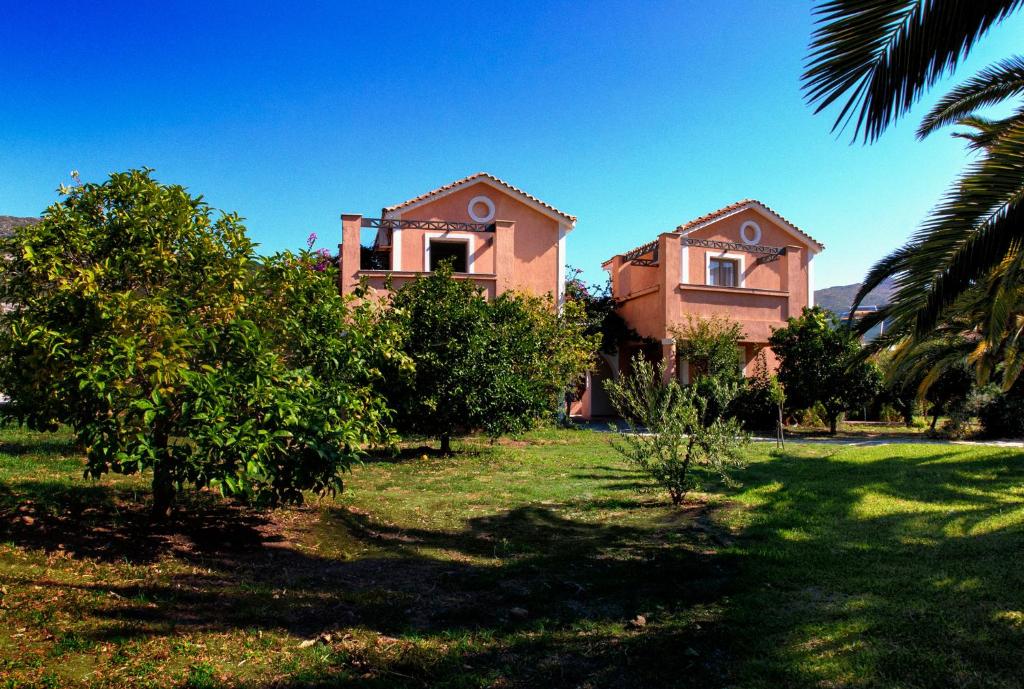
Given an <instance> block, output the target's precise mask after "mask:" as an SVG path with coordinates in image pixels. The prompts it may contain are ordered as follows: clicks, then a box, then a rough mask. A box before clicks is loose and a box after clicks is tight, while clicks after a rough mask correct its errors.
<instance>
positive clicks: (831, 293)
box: [814, 278, 896, 316]
mask: <svg viewBox="0 0 1024 689" xmlns="http://www.w3.org/2000/svg"><path fill="white" fill-rule="evenodd" d="M860 285H861V283H859V282H858V283H855V284H853V285H836V286H835V287H826V288H825V289H819V290H815V292H814V303H815V304H817V305H819V306H822V307H824V308H826V309H828V310H829V311H832V312H833V313H835V314H836V315H838V316H845V315H846V314H847V313H849V311H850V306H851V305H853V298H854V297H855V296H856V295H857V290H859V289H860ZM895 290H896V285H895V284H894V283H893V280H892V278H889V279H887V280H885V282H883V283H882V284H880V285H879V286H878V287H876V288H875V289H873V290H871V292H869V293H868V296H867V297H866V298H865V299H864V301H862V302H861V305H862V306H884V305H885V304H888V303H889V299H890V298H891V297H892V294H893V292H894V291H895Z"/></svg>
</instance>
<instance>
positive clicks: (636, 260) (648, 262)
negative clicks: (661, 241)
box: [622, 240, 658, 267]
mask: <svg viewBox="0 0 1024 689" xmlns="http://www.w3.org/2000/svg"><path fill="white" fill-rule="evenodd" d="M651 252H653V256H652V257H651V258H640V257H641V256H643V255H645V254H649V253H651ZM622 257H623V258H624V259H625V260H626V262H627V263H632V264H633V265H635V266H646V267H650V266H656V265H658V240H654V241H653V242H647V243H646V244H644V245H643V246H638V247H637V248H635V249H633V250H632V251H630V252H628V253H626V254H623V256H622Z"/></svg>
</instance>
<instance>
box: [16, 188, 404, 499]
mask: <svg viewBox="0 0 1024 689" xmlns="http://www.w3.org/2000/svg"><path fill="white" fill-rule="evenodd" d="M62 191H63V192H64V198H63V199H62V200H61V201H59V202H57V203H55V204H53V205H52V206H50V207H49V208H48V209H47V210H46V212H45V213H44V214H43V218H42V220H41V221H40V222H39V223H38V224H37V225H34V226H32V227H31V228H24V229H20V230H18V231H16V233H15V235H14V237H13V238H12V239H11V240H10V242H9V246H8V249H9V253H10V259H9V261H8V263H7V265H6V267H5V270H4V271H3V273H2V276H0V302H6V303H8V304H11V305H12V306H11V307H10V309H9V310H8V311H7V312H6V313H4V314H3V315H2V316H0V389H2V390H3V391H4V392H5V393H6V394H7V395H8V396H9V397H10V402H9V403H8V404H7V405H5V408H4V411H3V413H4V414H5V415H7V416H9V417H13V418H14V419H16V420H18V421H21V422H23V423H26V424H28V425H29V426H30V427H32V428H36V429H54V428H56V427H57V426H59V425H61V424H66V425H67V426H69V427H70V428H71V429H72V430H73V431H74V433H75V435H76V437H77V439H78V441H79V442H80V443H81V445H82V446H83V447H84V449H85V452H86V457H87V463H86V468H85V474H86V475H87V476H90V477H99V476H101V475H103V474H105V473H107V472H116V473H125V474H133V473H141V472H152V484H153V512H154V515H155V516H158V517H165V516H167V515H168V514H169V513H170V510H171V508H172V505H173V502H174V498H175V494H176V492H177V491H178V490H179V489H181V488H182V487H183V486H185V485H189V484H191V485H196V486H211V487H214V488H217V489H219V490H221V491H222V492H224V493H225V494H230V495H237V496H241V497H244V498H247V499H250V500H256V501H261V502H267V503H272V504H273V503H277V502H280V501H291V502H295V501H301V500H302V496H303V491H305V490H313V491H317V492H330V491H334V490H338V489H340V488H341V485H342V483H341V474H342V472H343V471H344V470H345V468H347V467H348V465H349V464H350V463H351V462H352V461H353V460H354V459H355V458H356V457H357V456H358V454H359V452H360V449H361V447H362V446H363V445H364V444H365V443H366V442H370V441H375V440H379V439H382V438H383V437H384V435H385V434H384V433H383V432H382V430H381V428H382V421H383V420H384V419H385V416H384V411H383V407H382V405H381V404H380V403H377V402H375V401H374V399H373V397H372V395H371V390H372V388H371V382H370V379H372V377H373V375H374V373H373V370H372V367H371V366H370V365H369V364H368V362H369V361H370V360H371V359H372V358H373V356H376V355H373V356H368V355H365V354H364V353H365V352H366V350H367V349H374V350H375V351H376V350H377V348H378V345H377V344H376V343H371V342H370V341H369V340H368V339H367V338H365V337H363V334H362V333H363V332H364V331H365V330H366V326H365V323H364V320H365V318H366V317H365V315H362V316H361V315H355V317H353V314H352V312H351V311H350V309H349V307H348V306H347V303H346V302H344V301H342V297H341V296H340V295H338V293H337V289H336V287H335V286H334V285H335V284H336V282H335V281H336V273H335V277H332V275H331V273H332V271H333V267H331V268H330V269H325V270H317V266H318V265H319V263H318V261H317V258H316V257H315V256H312V255H310V254H308V252H307V253H304V254H303V255H300V256H297V257H288V256H284V257H277V258H275V259H271V260H269V261H266V262H261V261H258V260H257V258H256V256H255V254H254V245H253V243H252V242H251V241H250V240H249V239H248V237H247V236H246V233H245V228H244V227H243V225H242V224H241V221H240V219H239V217H238V216H237V215H235V214H215V213H214V211H213V209H211V208H210V207H209V206H208V205H207V204H206V203H205V202H204V201H203V200H202V198H201V197H195V196H192V195H190V194H189V193H188V192H187V191H186V190H185V189H184V188H183V187H181V186H176V185H164V184H161V183H159V182H158V181H156V180H155V179H154V178H153V177H152V175H151V173H150V171H148V170H132V171H129V172H125V173H118V174H113V175H111V176H110V178H109V179H107V180H106V181H105V182H103V183H99V184H93V183H90V184H80V185H77V186H75V187H72V188H70V189H63V190H62ZM261 263H262V264H261ZM320 300H326V302H327V303H326V305H325V304H322V303H318V302H319V301H320ZM300 331H302V334H301V336H300V335H299V333H300ZM304 338H305V339H304ZM313 341H320V342H324V343H325V346H326V349H327V351H328V352H329V353H330V355H338V352H344V358H339V359H338V360H337V362H336V365H337V366H338V367H339V368H340V367H342V366H346V365H348V366H351V367H352V368H351V370H348V369H346V373H344V374H342V375H338V376H335V375H331V374H332V373H337V370H336V369H334V370H332V369H331V368H330V365H329V364H327V363H325V362H323V361H320V360H317V359H316V358H315V357H314V354H313V348H312V347H310V346H304V343H306V344H308V343H310V342H313ZM386 346H387V344H386V341H385V343H384V344H383V345H382V347H383V348H386ZM349 348H352V349H354V350H356V353H353V352H350V351H348V349H349Z"/></svg>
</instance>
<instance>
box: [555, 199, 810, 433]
mask: <svg viewBox="0 0 1024 689" xmlns="http://www.w3.org/2000/svg"><path fill="white" fill-rule="evenodd" d="M824 248H825V247H824V246H823V245H822V244H821V243H819V242H818V241H817V240H815V239H814V238H813V237H811V236H810V235H809V234H807V233H806V232H804V231H802V230H801V229H800V228H798V227H797V226H796V225H794V224H793V223H791V222H790V221H788V220H787V219H786V218H784V217H782V216H781V215H779V214H778V213H777V212H775V211H774V210H772V209H771V208H769V207H768V206H766V205H765V204H763V203H761V202H759V201H755V200H750V199H747V200H744V201H739V202H737V203H733V204H730V205H728V206H726V207H724V208H720V209H719V210H717V211H714V212H713V213H708V214H707V215H704V216H701V217H699V218H697V219H695V220H691V221H690V222H687V223H685V224H683V225H680V226H679V227H677V228H675V229H674V230H672V231H670V232H663V233H661V234H660V235H658V237H657V238H656V239H654V240H652V241H651V242H649V243H647V244H644V245H642V246H639V247H637V248H635V249H633V250H631V251H628V252H625V253H622V254H617V255H615V256H613V257H612V258H610V259H608V260H607V261H605V263H604V264H603V265H602V267H603V268H604V269H605V270H607V271H608V273H609V274H610V276H611V285H612V296H613V297H614V299H615V301H616V303H617V305H618V312H619V314H620V315H621V316H622V317H623V318H624V319H625V321H626V323H627V324H628V325H629V326H630V327H632V328H633V329H634V330H636V331H637V333H638V334H639V335H641V336H642V337H645V338H649V342H653V345H652V344H647V345H643V344H641V343H633V344H632V345H631V346H630V345H627V346H623V347H620V351H619V353H618V356H614V357H607V356H602V360H601V361H599V362H598V363H599V367H598V370H597V371H595V372H594V373H593V374H592V380H591V381H588V385H587V387H586V391H585V392H584V394H583V396H582V399H580V400H579V402H578V403H577V404H576V405H575V408H574V411H575V412H576V413H578V414H579V415H581V416H583V417H585V418H590V417H593V416H604V415H610V414H611V413H612V409H611V408H610V407H609V405H608V401H607V399H606V398H605V396H604V391H603V387H602V385H601V383H600V380H601V379H603V378H607V377H609V376H616V375H618V372H619V371H620V370H621V369H622V368H623V367H625V366H627V365H628V361H629V359H630V358H631V357H632V356H633V355H634V354H635V353H636V352H637V351H638V349H640V348H646V349H647V351H646V352H645V354H646V355H647V357H648V358H649V359H654V360H663V361H665V362H666V368H667V371H666V375H667V376H672V377H675V378H677V379H678V380H680V381H682V382H684V383H686V382H689V365H688V362H686V361H683V360H681V359H680V358H679V357H678V355H677V352H676V344H677V343H676V341H675V340H674V339H673V335H672V330H673V328H674V327H675V326H679V325H683V324H685V323H686V320H687V317H688V316H693V317H697V318H708V317H715V316H717V317H722V318H727V319H729V320H732V321H736V322H738V323H739V324H740V326H742V328H743V332H744V340H743V341H742V342H741V347H740V349H741V352H740V354H741V359H742V364H743V367H744V373H745V374H747V375H750V374H751V373H753V369H754V366H755V361H756V359H757V356H758V353H760V352H763V353H764V354H765V360H766V363H767V365H768V367H769V369H770V370H774V369H775V368H776V367H777V362H776V360H775V357H774V355H773V354H772V352H771V349H770V348H769V347H768V338H769V337H770V336H771V334H772V331H773V330H774V329H776V328H780V327H782V326H784V325H785V321H786V319H787V318H789V317H790V316H799V315H800V313H801V311H802V310H803V308H804V307H805V306H813V305H814V270H813V269H814V257H815V256H816V255H817V254H818V253H820V252H821V251H822V250H823V249H824Z"/></svg>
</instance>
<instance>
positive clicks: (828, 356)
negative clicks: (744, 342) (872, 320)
mask: <svg viewBox="0 0 1024 689" xmlns="http://www.w3.org/2000/svg"><path fill="white" fill-rule="evenodd" d="M769 342H770V344H771V347H772V350H773V351H774V352H775V355H776V356H777V357H778V358H779V372H778V377H779V381H780V382H781V383H782V386H783V388H785V392H786V400H787V402H789V404H790V406H791V407H792V408H794V409H806V408H809V407H812V406H814V404H815V403H818V402H820V403H821V405H822V406H823V407H824V409H825V415H826V420H827V421H828V425H829V432H830V433H832V434H833V435H834V434H835V432H836V429H837V426H838V423H839V417H840V416H841V415H842V414H843V413H844V412H846V411H848V410H850V409H855V408H857V407H860V406H863V405H865V404H868V403H869V402H870V401H871V400H872V398H873V397H874V396H875V395H876V394H878V392H879V390H880V389H881V373H880V372H879V370H878V367H877V366H876V365H875V364H874V363H873V362H870V361H863V360H861V359H860V357H859V354H860V343H859V342H858V341H857V337H856V336H855V335H854V334H853V332H852V331H851V330H850V329H849V328H848V327H846V326H841V325H840V324H839V322H838V321H837V319H836V317H835V316H834V315H833V314H832V313H831V312H829V311H827V310H825V309H823V308H821V307H820V306H816V307H814V308H811V309H808V308H805V309H804V310H803V314H802V315H801V316H800V317H799V318H790V319H789V320H788V321H787V322H786V327H784V328H780V329H778V330H776V331H775V332H773V333H772V336H771V338H770V339H769Z"/></svg>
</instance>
